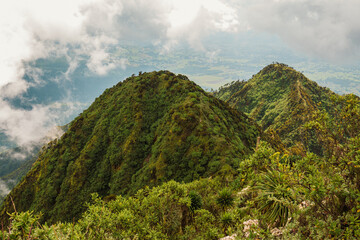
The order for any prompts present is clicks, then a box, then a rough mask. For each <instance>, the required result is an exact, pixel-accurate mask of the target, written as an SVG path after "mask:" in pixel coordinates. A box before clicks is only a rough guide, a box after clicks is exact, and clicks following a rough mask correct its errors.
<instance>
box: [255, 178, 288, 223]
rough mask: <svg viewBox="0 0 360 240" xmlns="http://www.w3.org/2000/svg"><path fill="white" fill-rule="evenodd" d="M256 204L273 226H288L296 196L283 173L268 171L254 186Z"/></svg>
mask: <svg viewBox="0 0 360 240" xmlns="http://www.w3.org/2000/svg"><path fill="white" fill-rule="evenodd" d="M254 190H255V191H257V193H258V196H257V198H256V201H255V202H256V204H257V206H258V209H259V211H260V212H261V213H262V214H263V217H264V219H265V220H267V221H268V223H269V224H270V225H273V226H284V225H286V223H287V221H288V218H289V217H290V216H291V212H292V210H293V209H294V206H295V201H294V194H293V192H292V188H291V186H290V183H289V182H288V181H287V180H286V179H285V177H284V176H283V175H282V173H281V172H277V171H268V172H267V173H265V174H263V175H262V176H261V177H260V179H259V181H258V182H257V183H256V185H255V186H254Z"/></svg>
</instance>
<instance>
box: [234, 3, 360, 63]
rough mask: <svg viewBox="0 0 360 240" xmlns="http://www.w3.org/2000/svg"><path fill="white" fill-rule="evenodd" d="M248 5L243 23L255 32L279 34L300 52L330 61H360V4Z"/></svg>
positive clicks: (243, 6) (238, 6) (239, 6)
mask: <svg viewBox="0 0 360 240" xmlns="http://www.w3.org/2000/svg"><path fill="white" fill-rule="evenodd" d="M244 2H245V3H244ZM244 2H241V4H239V5H237V8H238V9H239V10H242V11H241V14H242V18H241V19H242V21H244V22H246V24H247V25H249V26H250V27H251V28H252V29H255V30H258V31H266V32H269V33H271V34H276V35H278V36H280V37H281V38H282V39H283V40H284V41H285V42H286V43H287V44H289V45H290V46H292V47H294V48H296V49H298V50H299V51H302V52H305V53H307V54H308V55H311V56H315V57H320V58H323V59H325V60H327V61H333V62H337V63H343V62H351V61H358V60H359V57H360V21H359V9H360V1H358V0H347V1H341V0H332V1H326V0H287V1H284V0H252V1H250V0H248V1H244ZM245 10H246V11H245Z"/></svg>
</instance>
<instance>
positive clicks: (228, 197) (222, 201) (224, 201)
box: [216, 188, 234, 209]
mask: <svg viewBox="0 0 360 240" xmlns="http://www.w3.org/2000/svg"><path fill="white" fill-rule="evenodd" d="M216 202H217V204H218V205H219V206H220V207H221V208H223V209H226V208H229V207H232V206H233V205H234V196H233V193H232V191H231V190H230V189H228V188H224V189H223V190H221V191H220V192H219V195H218V197H217V198H216Z"/></svg>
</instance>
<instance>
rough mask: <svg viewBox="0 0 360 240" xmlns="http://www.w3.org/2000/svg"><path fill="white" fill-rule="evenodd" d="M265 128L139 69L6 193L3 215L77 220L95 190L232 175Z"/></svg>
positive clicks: (182, 81)
mask: <svg viewBox="0 0 360 240" xmlns="http://www.w3.org/2000/svg"><path fill="white" fill-rule="evenodd" d="M259 134H260V130H259V127H257V125H256V124H255V123H253V122H252V121H251V120H249V118H248V117H246V115H245V114H242V113H240V112H238V111H236V110H234V109H232V108H231V107H230V106H228V105H227V104H225V103H224V102H222V101H220V100H218V99H216V98H215V97H213V96H211V95H209V94H207V93H206V92H205V91H203V90H202V89H201V88H200V87H199V86H197V85H196V84H195V83H193V82H191V81H189V80H188V79H187V77H185V76H183V75H175V74H173V73H170V72H167V71H160V72H152V73H144V74H141V75H139V76H133V77H130V78H128V79H126V80H125V81H123V82H120V83H119V84H117V85H116V86H114V87H112V88H110V89H107V90H106V91H105V92H104V93H103V94H102V95H101V96H100V97H98V98H97V99H96V100H95V102H94V103H93V104H92V105H91V106H90V107H89V108H88V109H87V110H85V111H84V112H83V113H82V114H80V115H79V116H78V117H77V118H76V119H75V120H74V121H73V122H71V124H70V125H69V129H68V130H67V132H66V133H65V134H64V135H63V136H62V137H61V138H60V139H58V140H55V141H53V142H50V143H49V144H48V146H47V147H44V148H43V149H42V151H41V152H40V154H39V158H38V159H37V161H36V162H35V164H34V166H33V168H32V169H31V170H30V172H29V173H28V174H27V175H26V177H25V178H24V179H23V181H22V182H21V183H20V184H18V185H17V186H16V187H15V188H14V189H13V191H12V192H11V193H10V194H9V196H8V197H7V198H6V199H5V201H4V205H3V206H2V209H1V219H3V220H4V219H5V220H6V219H7V218H8V216H7V213H6V212H11V211H13V204H12V201H11V199H12V200H13V202H14V203H15V205H16V209H17V211H25V210H34V211H35V212H40V211H41V212H42V213H43V220H48V221H50V222H55V221H71V220H73V219H74V218H75V219H76V218H78V217H79V216H80V214H81V213H82V212H83V211H84V209H85V206H84V203H85V202H87V201H88V200H89V199H90V194H91V193H94V192H96V193H98V194H99V195H100V196H108V195H111V194H131V193H134V192H135V191H136V190H138V189H140V188H142V187H144V186H145V185H148V186H155V185H159V184H160V183H163V182H166V181H169V180H171V179H174V180H177V181H184V182H190V181H193V180H195V179H199V178H200V177H210V176H224V177H227V178H231V175H232V174H233V173H234V172H236V171H235V169H237V167H238V164H239V162H240V160H241V158H243V157H244V156H246V155H247V154H249V153H251V152H252V149H254V148H255V144H256V138H257V136H259Z"/></svg>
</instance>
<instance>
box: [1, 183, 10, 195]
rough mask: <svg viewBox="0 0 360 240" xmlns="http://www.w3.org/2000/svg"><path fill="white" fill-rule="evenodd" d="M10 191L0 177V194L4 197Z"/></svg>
mask: <svg viewBox="0 0 360 240" xmlns="http://www.w3.org/2000/svg"><path fill="white" fill-rule="evenodd" d="M9 192H10V189H9V188H8V186H7V185H6V183H5V182H4V181H3V180H1V179H0V196H1V197H4V196H6V195H7V194H8V193H9Z"/></svg>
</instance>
